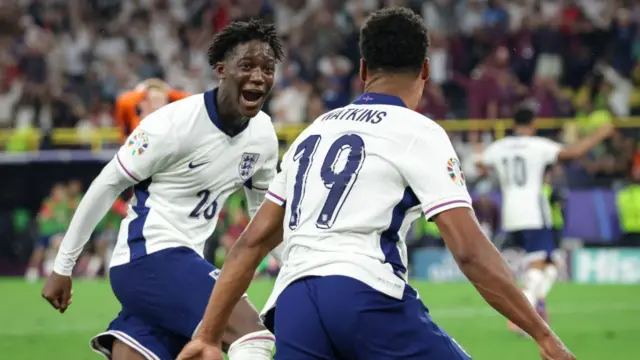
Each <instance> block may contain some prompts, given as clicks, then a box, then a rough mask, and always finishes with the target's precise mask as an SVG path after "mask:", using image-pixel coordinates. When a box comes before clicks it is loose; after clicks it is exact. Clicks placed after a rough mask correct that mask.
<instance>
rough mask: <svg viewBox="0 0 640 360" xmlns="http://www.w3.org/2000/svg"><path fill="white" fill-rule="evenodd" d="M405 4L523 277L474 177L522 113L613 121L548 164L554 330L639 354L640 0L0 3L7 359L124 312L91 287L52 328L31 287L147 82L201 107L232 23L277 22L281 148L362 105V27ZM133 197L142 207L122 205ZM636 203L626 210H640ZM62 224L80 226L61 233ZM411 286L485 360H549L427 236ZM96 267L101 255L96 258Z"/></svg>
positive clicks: (83, 350) (579, 129) (48, 351)
mask: <svg viewBox="0 0 640 360" xmlns="http://www.w3.org/2000/svg"><path fill="white" fill-rule="evenodd" d="M394 5H396V6H407V7H410V8H412V9H413V10H414V11H416V12H417V13H419V14H421V15H422V16H423V17H424V19H425V22H426V24H427V26H428V27H429V29H430V32H431V49H430V54H429V56H430V61H431V73H432V76H431V80H430V81H429V83H428V84H427V85H426V87H425V92H424V97H423V99H422V102H421V104H420V106H419V109H418V111H420V112H421V113H423V114H425V115H427V116H429V117H431V118H432V119H434V120H436V121H438V122H439V123H440V124H441V125H442V126H443V127H445V129H447V130H448V131H449V133H450V136H451V139H452V142H453V143H454V146H455V148H456V150H457V152H458V155H459V156H460V158H461V161H462V166H463V168H464V170H465V174H466V179H467V185H468V187H469V189H470V190H471V191H472V193H473V195H474V199H475V205H474V206H475V209H476V213H477V214H478V217H479V218H480V220H481V222H482V223H483V225H484V226H485V228H486V229H487V231H488V232H489V233H490V235H491V237H492V239H493V240H494V241H495V242H496V245H498V246H499V247H500V248H501V249H502V250H503V254H504V255H505V257H506V258H507V259H508V260H509V262H510V263H511V264H513V268H514V273H515V274H516V275H517V274H518V273H519V270H520V269H519V267H518V266H517V263H518V260H519V259H520V258H521V256H522V252H521V250H520V249H519V248H518V244H513V243H510V242H509V241H508V239H505V238H504V236H503V235H502V233H501V230H500V224H499V205H500V196H499V192H498V191H497V188H496V182H495V179H492V178H490V177H480V176H479V175H478V173H477V172H476V171H475V168H474V166H473V164H474V162H475V159H477V157H478V156H479V155H480V154H481V153H482V150H483V148H484V147H486V146H487V144H489V143H491V141H493V140H494V139H495V138H500V137H502V136H504V135H505V134H508V133H509V131H510V128H511V126H512V124H511V122H510V120H509V119H510V117H511V116H512V114H513V112H514V110H515V109H516V108H517V107H519V106H532V107H534V108H535V109H536V112H537V116H538V118H539V119H538V123H537V124H538V125H539V127H540V128H541V130H540V133H541V134H543V135H544V136H548V137H550V138H552V139H554V140H556V141H559V142H562V143H566V144H570V143H572V142H574V141H576V140H577V139H579V138H580V137H581V136H584V135H585V134H588V133H589V132H590V131H592V130H593V129H595V128H596V127H597V126H598V125H599V124H601V123H603V122H607V121H613V122H614V123H615V124H616V125H617V127H618V131H617V133H616V135H615V136H614V137H613V138H612V139H611V140H609V141H607V142H606V143H605V144H603V145H602V146H599V147H598V148H596V149H594V150H593V151H592V152H591V153H590V154H589V155H587V156H585V157H584V158H583V159H580V160H578V161H575V162H572V163H568V164H563V165H558V166H554V167H553V168H550V169H549V173H548V176H547V184H548V187H549V189H550V190H551V191H550V194H553V196H550V197H549V199H550V201H552V204H553V206H554V208H555V209H556V212H555V219H554V220H555V223H556V227H557V230H558V233H559V234H560V235H561V246H562V248H563V249H564V250H565V253H564V254H565V256H564V258H565V260H566V267H565V268H564V269H563V271H562V280H563V282H562V283H561V284H558V285H557V286H556V288H555V289H554V290H553V291H552V292H551V296H550V299H549V309H550V312H551V325H552V326H553V327H554V329H556V330H557V332H558V333H559V335H560V336H561V337H562V338H563V339H565V340H566V343H567V345H569V347H570V348H571V349H572V350H573V351H574V352H575V353H576V355H577V357H578V358H579V359H604V358H610V359H632V358H634V357H635V356H636V355H634V354H637V353H638V351H640V345H639V344H638V341H637V339H638V337H639V336H640V325H638V322H637V319H640V302H639V301H638V299H640V290H639V289H640V287H638V284H640V249H639V248H638V247H639V246H640V143H639V133H640V117H638V115H640V88H639V87H638V85H639V84H640V62H638V59H639V58H640V31H639V25H640V3H639V2H638V1H616V0H606V1H605V0H573V1H571V0H510V1H509V0H425V1H419V0H404V1H403V0H387V1H382V0H380V1H378V0H349V1H340V0H217V1H216V0H211V1H208V0H206V1H205V0H127V1H124V0H89V1H80V0H64V1H63V0H48V1H45V0H41V1H40V0H15V1H3V2H2V3H0V275H3V276H6V277H3V278H2V280H0V294H2V295H3V300H2V304H3V310H0V324H2V325H1V326H0V354H2V355H0V357H2V358H7V359H33V358H44V357H48V358H50V357H52V356H53V358H60V359H62V358H64V359H70V360H73V359H85V358H90V357H91V356H93V355H91V354H90V352H89V349H88V346H87V344H88V340H89V338H90V337H91V336H92V335H93V334H95V333H97V332H99V331H100V330H101V329H103V328H104V327H105V326H106V325H107V322H108V321H109V320H110V318H112V317H113V315H115V312H116V311H117V310H118V304H117V301H116V300H115V299H114V298H113V296H112V295H111V293H110V288H109V285H108V281H106V280H104V279H84V280H80V279H82V277H83V268H82V264H80V266H79V269H78V274H77V277H76V278H77V279H78V281H76V283H75V290H76V294H77V295H76V297H75V298H74V300H75V301H74V304H73V306H72V309H71V310H70V311H69V312H68V313H67V314H65V315H64V316H63V317H61V316H59V315H55V314H54V312H53V311H51V309H49V308H48V307H47V306H48V305H47V304H46V303H45V302H44V301H43V300H42V299H40V298H39V289H40V285H41V283H35V284H29V283H26V282H25V281H24V280H23V278H22V276H23V274H24V271H25V266H26V262H27V259H28V257H29V255H30V254H31V251H32V249H33V247H34V244H35V243H36V241H37V239H38V238H39V236H40V235H41V234H40V232H41V229H40V227H39V223H40V222H39V220H38V219H39V215H41V209H42V206H43V203H44V202H45V201H46V198H47V197H48V196H49V195H50V192H51V189H52V187H53V186H54V185H55V184H63V185H64V184H68V183H69V182H70V181H72V180H75V179H77V180H80V181H81V182H82V184H83V185H84V187H85V189H86V187H87V186H88V185H89V184H90V182H91V180H92V179H93V178H94V177H95V176H96V175H97V174H98V172H99V171H100V169H101V167H102V166H103V164H104V163H105V161H108V159H110V157H111V156H112V155H113V154H114V151H115V149H117V147H118V145H119V143H120V141H121V137H120V136H119V130H118V128H117V127H118V125H117V123H116V122H115V120H114V111H115V109H114V107H115V100H116V98H117V96H118V95H119V94H121V93H122V92H123V91H127V90H130V89H132V88H134V87H135V86H136V84H138V83H140V82H141V81H143V80H145V79H149V78H160V79H163V80H165V81H166V82H167V83H168V84H170V85H171V86H173V87H175V88H178V89H182V90H186V91H189V92H192V93H198V92H202V91H204V90H206V89H209V88H211V87H213V86H215V84H216V80H215V78H214V76H213V74H212V71H211V69H209V67H208V64H207V62H206V49H207V46H208V44H209V42H210V41H211V39H212V36H213V35H214V34H215V33H216V31H218V30H219V29H220V28H221V27H223V26H224V25H226V24H227V23H229V22H230V21H232V20H235V19H249V18H262V19H265V20H266V21H271V22H274V23H275V24H276V25H277V28H278V31H279V33H280V34H281V36H282V37H283V39H284V41H285V43H286V60H285V62H284V63H283V64H282V65H281V66H279V67H278V70H277V71H278V78H277V82H276V87H275V89H274V91H273V94H272V96H271V97H270V100H269V102H268V104H267V107H266V111H267V112H268V113H269V114H270V115H271V116H272V119H273V122H274V123H275V124H276V127H277V130H278V134H279V137H280V140H281V145H282V150H284V149H286V147H287V145H288V144H289V143H290V142H291V141H292V140H293V139H294V138H295V136H296V135H297V134H298V133H299V132H300V130H301V129H303V128H304V126H305V125H306V124H308V123H309V122H310V121H312V120H313V119H314V118H315V117H316V116H317V115H319V114H321V113H322V112H324V111H326V110H328V109H331V108H335V107H339V106H343V105H345V104H347V103H349V102H350V101H351V100H352V99H353V98H354V96H355V95H356V94H358V92H360V91H361V90H362V85H361V84H360V83H359V81H358V80H357V76H356V74H357V71H358V69H357V66H358V60H359V54H358V47H357V44H358V31H357V29H358V27H359V25H360V24H361V23H362V21H363V20H364V19H365V18H366V15H367V13H368V12H369V11H371V10H373V9H376V8H379V7H381V6H394ZM123 197H124V198H126V194H124V195H123ZM629 199H630V200H629ZM242 207H243V195H242V194H241V193H239V194H237V195H235V196H234V197H232V198H231V199H230V200H229V202H228V204H227V205H226V206H225V209H224V211H223V214H222V217H221V221H220V224H219V227H218V230H217V231H216V233H215V235H214V236H213V238H212V239H211V241H210V243H209V244H208V247H207V257H208V258H209V259H210V260H211V261H214V262H216V263H217V264H221V263H222V262H223V261H224V254H225V252H226V249H227V248H228V247H229V246H230V245H232V244H233V242H234V241H235V239H236V238H237V237H238V235H239V233H240V232H241V231H242V229H243V227H244V226H245V225H246V223H247V220H248V219H247V216H246V214H244V213H243V212H242V211H241V209H242ZM63 221H68V219H67V220H63ZM408 242H409V244H410V248H411V271H412V272H411V273H412V275H413V277H414V284H415V285H416V286H417V287H418V289H419V290H420V292H421V296H422V298H423V299H424V301H425V303H426V304H427V306H429V307H430V309H431V311H432V313H433V315H434V317H435V318H436V320H438V321H439V322H440V323H441V324H442V325H443V326H444V327H445V328H446V329H447V330H448V331H449V332H450V333H451V334H452V335H453V336H454V337H456V339H457V340H458V341H459V342H460V343H461V345H462V346H463V347H464V348H465V349H466V350H467V351H468V352H470V353H471V355H473V356H474V358H478V359H513V358H520V359H535V358H536V356H537V355H536V351H535V346H534V344H533V342H532V341H529V340H527V339H523V338H518V337H516V336H515V335H513V334H512V333H510V332H508V331H507V329H506V326H505V322H504V321H503V319H502V318H501V317H499V316H497V315H496V314H495V313H494V312H493V311H492V310H491V309H490V308H489V307H488V306H487V305H485V304H484V303H483V302H482V301H481V300H480V298H479V297H478V296H477V295H476V294H475V293H474V291H473V289H472V288H471V286H470V285H469V284H468V283H467V282H466V281H465V279H464V278H463V276H462V275H461V273H460V271H459V270H458V268H457V266H456V264H455V262H453V260H452V259H451V257H450V255H449V254H448V252H447V251H446V250H445V249H444V248H443V243H442V241H441V240H440V239H439V235H438V232H437V229H436V228H435V227H433V225H431V224H428V223H426V222H424V221H418V222H416V224H415V225H414V226H413V228H412V230H411V232H410V236H409V239H408ZM88 252H89V253H90V252H91V249H90V248H89V249H88ZM276 272H277V268H275V267H274V264H273V263H272V262H268V261H267V262H266V263H265V266H264V269H263V272H262V273H261V274H259V275H258V277H259V279H258V280H256V282H255V283H254V285H253V287H252V288H251V291H250V295H251V297H252V299H253V300H254V301H255V302H256V303H258V304H261V303H262V302H263V301H264V300H265V299H266V297H267V296H268V294H269V291H270V286H271V281H272V280H271V276H272V275H273V274H274V273H276Z"/></svg>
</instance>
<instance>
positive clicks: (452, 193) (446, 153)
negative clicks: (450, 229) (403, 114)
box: [399, 128, 471, 220]
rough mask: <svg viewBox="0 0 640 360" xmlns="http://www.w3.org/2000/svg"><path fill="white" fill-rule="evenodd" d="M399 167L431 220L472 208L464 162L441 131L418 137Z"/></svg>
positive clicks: (430, 130)
mask: <svg viewBox="0 0 640 360" xmlns="http://www.w3.org/2000/svg"><path fill="white" fill-rule="evenodd" d="M399 164H400V168H401V172H402V174H403V176H404V177H405V178H406V180H407V182H408V183H409V186H410V187H411V189H412V190H413V192H414V194H415V195H416V196H417V198H418V200H419V201H420V204H421V205H422V211H423V214H424V216H425V217H426V219H427V220H431V219H432V218H433V217H434V216H435V215H437V214H439V213H441V212H443V211H446V210H450V209H453V208H458V207H466V208H471V197H470V196H469V192H468V191H467V187H466V183H465V178H464V173H463V171H462V168H461V166H460V160H459V159H458V156H457V155H456V152H455V150H454V149H453V146H452V145H451V141H450V140H449V137H448V136H447V134H446V133H445V131H444V130H442V129H441V128H433V129H429V130H428V131H426V132H425V133H424V134H422V133H421V134H420V135H417V136H416V138H415V139H414V141H413V143H412V144H411V145H410V146H409V148H408V149H407V151H406V153H405V156H403V158H402V159H401V160H400V161H399Z"/></svg>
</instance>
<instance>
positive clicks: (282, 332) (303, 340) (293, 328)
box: [272, 279, 337, 360]
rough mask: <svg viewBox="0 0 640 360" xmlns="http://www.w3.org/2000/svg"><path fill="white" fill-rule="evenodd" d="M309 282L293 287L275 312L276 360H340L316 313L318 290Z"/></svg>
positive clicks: (284, 292)
mask: <svg viewBox="0 0 640 360" xmlns="http://www.w3.org/2000/svg"><path fill="white" fill-rule="evenodd" d="M307 280H308V279H302V280H298V281H296V282H294V283H293V284H290V285H289V286H288V287H287V288H286V289H285V290H284V291H283V292H282V293H281V294H280V296H279V297H278V301H277V302H276V307H275V310H272V311H275V315H274V319H273V320H274V321H273V322H274V333H275V336H276V354H275V360H333V359H337V357H336V356H335V353H334V350H333V346H332V344H331V342H330V341H329V338H328V336H327V334H326V331H325V329H324V327H323V324H322V319H321V318H320V315H319V313H318V311H317V304H316V301H317V294H316V289H315V288H314V286H313V284H310V283H309V282H308V281H307Z"/></svg>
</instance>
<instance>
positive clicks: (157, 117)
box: [140, 94, 206, 137]
mask: <svg viewBox="0 0 640 360" xmlns="http://www.w3.org/2000/svg"><path fill="white" fill-rule="evenodd" d="M198 95H199V96H198ZM202 116H206V110H205V105H204V101H203V95H202V94H196V95H191V96H188V97H186V98H184V99H181V100H178V101H174V102H171V103H168V104H167V105H164V106H162V107H160V108H159V109H157V110H156V111H154V112H152V113H151V114H149V115H147V116H146V117H145V118H144V119H143V120H142V121H141V122H140V128H141V129H144V130H147V131H153V132H161V133H168V134H171V135H172V136H174V137H181V136H186V135H189V134H190V133H191V131H189V130H190V129H192V128H193V127H192V126H190V124H191V123H193V122H196V121H198V120H199V117H202Z"/></svg>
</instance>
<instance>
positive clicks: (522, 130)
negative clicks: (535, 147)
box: [513, 126, 535, 136]
mask: <svg viewBox="0 0 640 360" xmlns="http://www.w3.org/2000/svg"><path fill="white" fill-rule="evenodd" d="M534 132H535V131H534V130H532V129H531V128H528V127H518V126H516V128H515V129H513V133H514V134H515V135H516V136H532V135H533V134H534Z"/></svg>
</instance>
